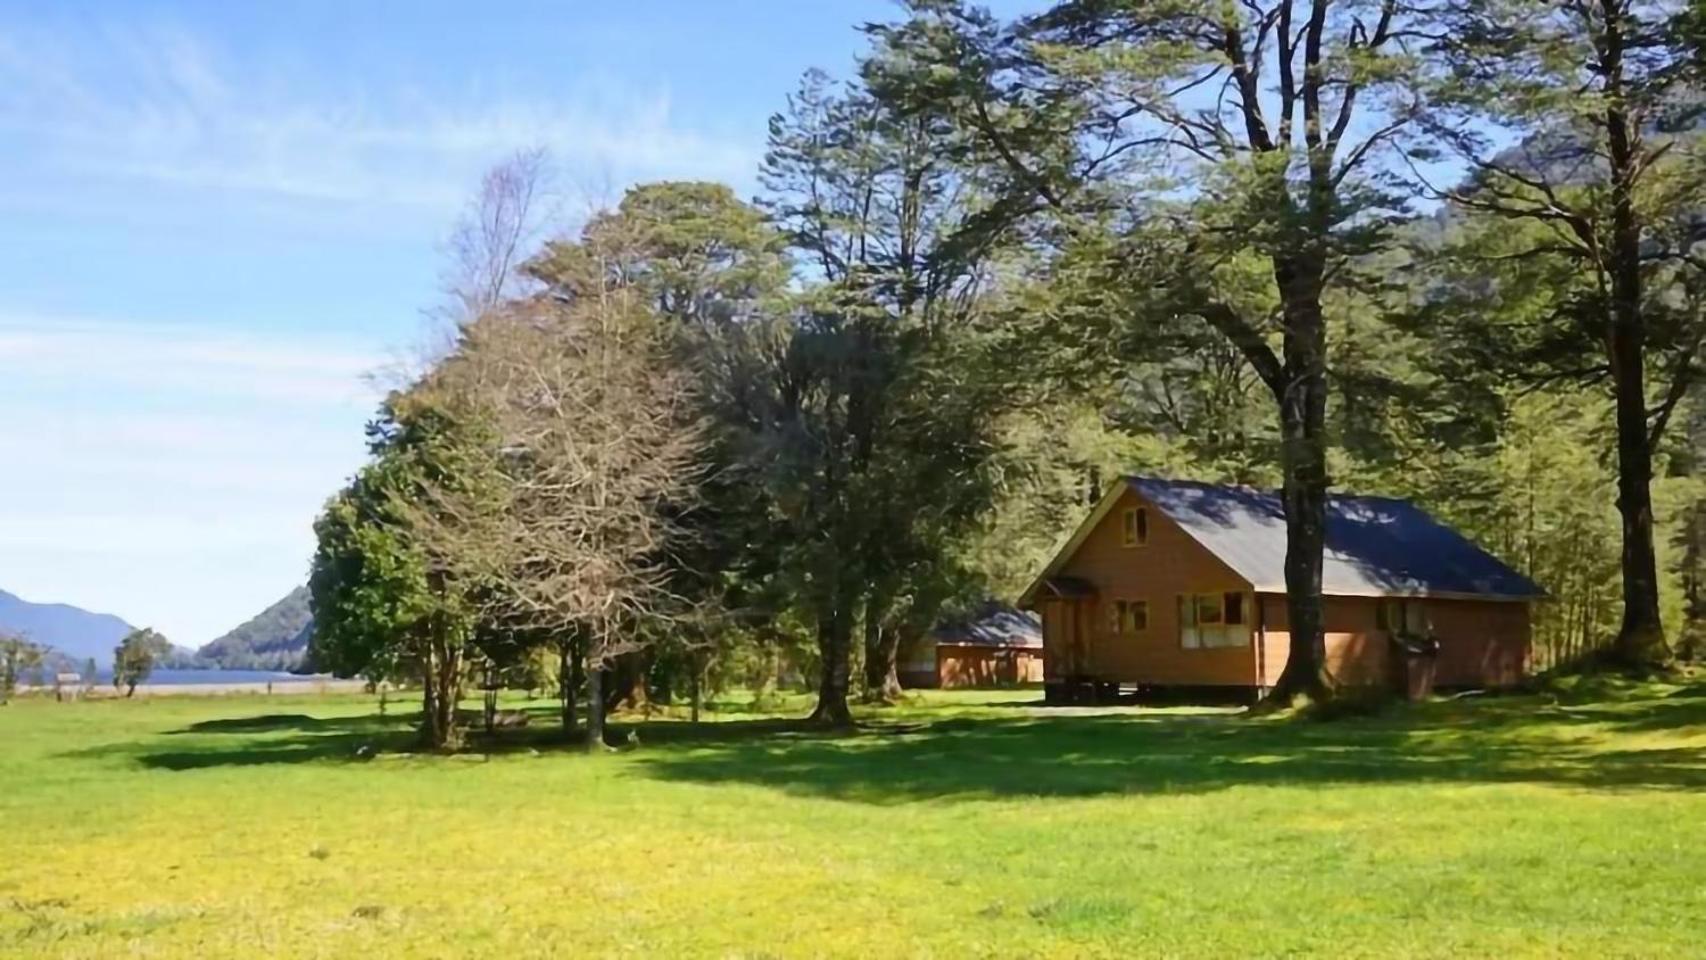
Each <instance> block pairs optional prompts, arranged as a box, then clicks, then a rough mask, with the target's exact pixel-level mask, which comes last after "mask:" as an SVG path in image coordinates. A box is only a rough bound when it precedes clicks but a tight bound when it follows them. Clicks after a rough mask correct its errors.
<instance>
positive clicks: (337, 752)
mask: <svg viewBox="0 0 1706 960" xmlns="http://www.w3.org/2000/svg"><path fill="white" fill-rule="evenodd" d="M1035 699H1036V694H1034V693H984V694H955V695H936V696H932V697H929V698H928V699H927V700H926V701H924V702H921V703H919V704H917V705H914V706H912V707H909V708H905V709H902V710H899V711H891V712H888V713H887V714H885V715H884V716H883V717H882V719H881V723H882V724H884V726H883V727H882V728H880V729H872V730H868V731H866V732H862V733H860V734H857V735H852V736H847V737H838V738H823V737H819V736H815V735H808V734H805V733H801V732H798V731H797V730H794V729H792V728H791V727H790V726H789V725H787V724H785V723H779V722H776V721H771V720H764V719H759V718H754V717H751V716H750V715H742V714H738V713H734V712H732V711H731V712H729V713H723V714H718V715H717V722H712V723H706V724H704V725H702V726H701V727H699V728H697V729H694V728H691V727H689V726H688V725H687V724H685V723H681V722H677V721H669V720H654V721H652V722H650V723H649V724H645V725H641V726H639V727H638V729H639V733H638V738H639V745H638V746H637V748H635V749H631V750H626V751H623V752H621V753H617V754H613V755H610V756H607V757H598V758H587V757H584V756H580V755H577V754H574V753H572V752H568V751H565V750H562V749H559V748H557V747H555V746H553V745H552V744H551V742H550V740H549V739H548V735H549V734H551V732H552V731H550V730H549V729H533V730H528V731H520V732H518V733H517V734H516V735H515V736H512V737H510V738H508V739H507V740H505V741H504V743H505V745H504V748H503V749H501V750H495V751H494V752H493V753H492V754H491V755H489V756H487V755H484V754H478V753H476V754H472V755H467V756H461V757H454V758H440V757H411V756H398V755H395V754H383V755H381V757H380V758H379V759H376V760H372V761H370V762H365V763H364V762H360V761H357V760H355V759H354V753H355V750H356V748H357V747H358V746H360V745H361V744H364V743H376V744H378V745H380V746H381V747H384V748H386V749H390V750H399V749H403V745H404V744H405V743H406V737H407V732H406V729H405V727H404V725H403V724H404V722H405V720H404V719H400V718H398V717H396V716H395V713H394V714H393V717H392V718H391V719H390V720H382V719H380V718H378V717H377V716H376V715H375V713H374V704H373V701H372V700H371V699H370V698H355V697H348V698H336V697H328V698H318V699H310V698H303V699H288V698H279V697H275V698H264V697H243V698H229V699H190V698H184V699H159V700H152V701H146V702H144V701H136V702H96V703H86V704H66V705H60V704H55V703H51V702H42V701H33V702H22V703H17V704H14V705H12V706H9V707H5V708H3V709H0V818H3V819H0V823H3V829H0V955H8V956H28V957H60V956H63V957H112V956H121V955H122V956H139V957H186V958H197V960H204V958H215V957H256V956H263V955H270V956H280V957H345V956H348V957H506V958H507V957H543V956H570V955H578V956H585V955H593V956H609V955H618V956H620V955H635V956H684V955H687V956H712V957H728V956H748V957H759V956H765V957H815V956H848V957H861V958H874V957H891V956H893V957H910V956H936V957H960V956H1059V957H1068V956H1070V957H1078V956H1096V955H1101V956H1203V957H1224V956H1316V955H1319V956H1333V957H1351V956H1438V957H1458V956H1498V957H1504V958H1511V957H1529V956H1534V957H1554V956H1565V955H1569V956H1582V957H1612V956H1629V957H1655V956H1700V955H1701V953H1702V951H1703V950H1706V793H1703V789H1706V683H1703V684H1689V685H1648V686H1643V687H1639V688H1629V687H1624V688H1617V689H1612V688H1608V687H1606V686H1604V685H1599V686H1596V687H1595V688H1594V689H1592V690H1588V689H1581V690H1575V691H1573V692H1572V691H1568V690H1566V691H1564V692H1563V693H1561V694H1554V695H1546V696H1541V697H1534V696H1529V697H1509V698H1498V699H1492V698H1487V699H1479V700H1465V701H1457V702H1441V703H1433V704H1427V705H1424V706H1420V707H1415V708H1395V709H1394V710H1392V711H1390V712H1389V713H1387V714H1385V715H1383V716H1381V717H1378V718H1374V719H1361V720H1344V721H1339V722H1336V723H1331V724H1322V723H1316V722H1312V721H1306V720H1297V719H1285V718H1269V719H1247V718H1244V717H1241V716H1238V715H1236V714H1230V713H1225V712H1212V711H1188V710H1171V711H1162V710H1142V709H1135V708H1124V709H1116V710H1105V711H1070V710H1057V711H1045V710H1041V709H1035V708H1032V707H1030V706H1028V704H1030V703H1032V702H1033V701H1034V700H1035ZM535 748H536V749H535Z"/></svg>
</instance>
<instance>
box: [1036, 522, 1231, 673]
mask: <svg viewBox="0 0 1706 960" xmlns="http://www.w3.org/2000/svg"><path fill="white" fill-rule="evenodd" d="M1140 506H1147V504H1145V503H1144V502H1143V501H1142V500H1141V499H1140V498H1139V497H1138V496H1137V495H1136V494H1135V493H1132V492H1131V491H1129V490H1128V491H1126V493H1125V494H1124V496H1122V497H1121V498H1120V500H1119V502H1118V503H1116V504H1115V506H1114V509H1113V510H1112V511H1110V512H1109V513H1108V515H1107V516H1106V517H1104V518H1103V519H1102V522H1101V523H1100V524H1098V525H1097V527H1096V529H1094V530H1092V531H1091V532H1090V534H1089V536H1088V537H1086V538H1085V540H1084V543H1083V544H1082V545H1081V546H1080V547H1079V549H1078V552H1077V553H1076V554H1074V555H1073V556H1072V558H1071V559H1070V560H1068V561H1067V563H1066V564H1065V566H1063V567H1062V568H1061V569H1060V571H1059V575H1060V576H1069V577H1081V578H1083V579H1085V580H1088V581H1090V582H1091V583H1093V584H1095V585H1096V589H1097V592H1098V595H1097V596H1096V598H1095V599H1094V600H1091V601H1080V603H1081V604H1082V606H1083V609H1084V613H1085V614H1086V616H1085V621H1086V622H1085V629H1087V630H1088V641H1089V643H1088V648H1089V661H1090V663H1089V669H1090V672H1091V674H1092V675H1093V676H1095V677H1096V678H1097V679H1100V680H1107V681H1119V682H1124V683H1162V684H1166V683H1171V684H1187V685H1192V686H1196V685H1202V686H1253V685H1254V684H1255V683H1256V658H1255V649H1254V644H1247V645H1245V646H1243V647H1216V648H1212V649H1206V650H1187V649H1185V648H1183V647H1182V646H1180V644H1179V613H1178V596H1179V595H1180V594H1183V593H1222V592H1226V591H1248V590H1249V589H1250V585H1249V584H1248V583H1247V582H1245V581H1244V580H1242V579H1240V578H1239V577H1238V575H1237V574H1235V573H1233V572H1232V570H1231V568H1229V567H1227V566H1226V564H1224V563H1222V562H1220V560H1219V558H1217V557H1215V556H1214V555H1213V554H1211V553H1209V552H1208V551H1207V550H1206V549H1204V548H1203V546H1202V545H1201V544H1199V543H1197V541H1196V540H1195V539H1193V538H1192V537H1191V535H1190V534H1188V533H1186V532H1185V531H1184V530H1183V529H1182V528H1180V527H1179V526H1178V525H1177V524H1175V523H1174V522H1173V521H1171V520H1169V519H1167V517H1166V516H1165V515H1164V514H1162V513H1161V511H1159V510H1157V509H1155V508H1154V507H1149V540H1148V542H1147V543H1146V544H1144V545H1142V546H1136V547H1128V546H1125V544H1124V543H1123V542H1122V541H1123V535H1122V528H1121V522H1122V521H1121V517H1122V515H1123V513H1124V511H1125V510H1127V509H1129V508H1132V507H1140ZM1118 600H1147V601H1148V603H1149V629H1148V630H1146V631H1145V632H1143V633H1142V634H1139V635H1136V636H1132V635H1122V634H1117V633H1115V632H1113V630H1112V629H1110V624H1109V616H1108V606H1109V605H1110V604H1112V603H1114V602H1115V601H1118ZM1245 607H1246V609H1247V610H1250V609H1252V608H1253V604H1250V603H1248V602H1247V603H1246V605H1245ZM1058 610H1059V605H1057V604H1053V603H1045V604H1043V605H1042V613H1043V617H1044V619H1045V621H1046V620H1047V619H1048V618H1049V617H1050V616H1052V615H1057V611H1058ZM1247 619H1253V618H1250V617H1247ZM1043 635H1044V638H1045V642H1052V639H1051V638H1052V636H1053V634H1052V633H1051V631H1050V630H1049V629H1048V625H1047V624H1046V623H1045V626H1044V630H1043Z"/></svg>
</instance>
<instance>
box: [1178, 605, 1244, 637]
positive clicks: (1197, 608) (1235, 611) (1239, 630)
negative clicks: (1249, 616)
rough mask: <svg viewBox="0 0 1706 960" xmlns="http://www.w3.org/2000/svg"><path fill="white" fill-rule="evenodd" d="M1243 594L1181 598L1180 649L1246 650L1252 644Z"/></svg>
mask: <svg viewBox="0 0 1706 960" xmlns="http://www.w3.org/2000/svg"><path fill="white" fill-rule="evenodd" d="M1245 621H1246V617H1245V616H1244V595H1243V594H1242V593H1236V592H1228V593H1196V594H1185V595H1183V596H1181V597H1179V646H1181V647H1183V648H1185V649H1186V650H1206V649H1210V648H1213V647H1243V646H1248V645H1249V643H1250V627H1249V625H1248V624H1247V623H1246V622H1245Z"/></svg>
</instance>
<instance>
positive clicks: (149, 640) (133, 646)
mask: <svg viewBox="0 0 1706 960" xmlns="http://www.w3.org/2000/svg"><path fill="white" fill-rule="evenodd" d="M171 652H172V644H171V642H170V641H168V640H167V639H166V638H165V637H163V636H161V635H160V634H159V633H156V632H155V631H154V628H152V627H141V628H139V629H136V630H132V631H131V632H130V633H128V634H126V635H125V637H124V639H123V640H120V641H119V645H118V646H117V647H115V648H113V688H114V689H118V688H121V687H122V688H123V689H124V695H125V696H126V697H130V696H134V695H135V694H136V686H137V684H139V683H143V682H144V681H146V680H147V679H148V676H149V674H151V673H153V672H154V666H155V664H156V663H157V662H158V661H159V660H160V659H161V658H163V657H165V656H167V655H168V654H170V653H171Z"/></svg>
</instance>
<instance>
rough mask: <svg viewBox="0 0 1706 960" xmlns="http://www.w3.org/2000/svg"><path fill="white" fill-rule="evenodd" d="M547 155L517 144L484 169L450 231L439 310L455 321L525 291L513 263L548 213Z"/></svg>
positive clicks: (528, 251) (528, 248) (528, 250)
mask: <svg viewBox="0 0 1706 960" xmlns="http://www.w3.org/2000/svg"><path fill="white" fill-rule="evenodd" d="M550 188H551V158H550V155H549V154H548V153H547V152H546V151H545V149H544V148H543V147H531V148H528V149H525V150H519V151H517V152H516V153H515V154H513V155H512V156H510V157H509V158H508V159H507V160H504V161H503V162H502V163H499V164H498V165H496V166H494V167H492V168H491V169H490V170H488V171H486V174H485V176H484V177H482V178H481V179H480V189H479V192H477V193H476V194H475V195H474V198H473V199H472V200H471V201H469V204H468V208H467V209H466V210H465V211H464V212H463V214H462V217H461V219H459V220H458V221H457V223H456V226H455V228H454V229H453V230H452V231H451V234H450V240H449V242H448V248H449V249H448V253H449V255H450V266H449V268H448V270H447V273H446V276H445V279H444V287H445V294H446V296H447V297H448V299H449V303H448V305H447V306H446V308H445V310H444V315H445V316H447V317H448V318H449V319H451V320H452V321H454V322H455V323H456V324H457V325H461V324H463V323H467V322H469V321H471V320H473V319H475V318H477V317H479V316H481V315H482V314H484V313H485V312H486V311H488V310H491V309H493V308H495V307H497V306H498V305H499V304H502V303H504V302H506V301H509V300H513V299H516V298H518V297H519V296H521V295H523V294H525V293H526V292H527V287H526V285H527V283H528V282H529V281H528V280H527V278H526V277H525V276H524V275H523V274H521V273H520V271H519V270H518V269H517V268H518V267H520V266H521V265H522V263H523V262H524V261H525V260H526V259H527V258H528V257H529V256H531V255H532V252H533V249H534V247H535V246H536V245H537V244H538V242H539V241H540V240H541V239H542V236H541V234H542V231H543V229H544V225H545V223H546V221H547V219H548V214H549V210H548V199H549V196H550Z"/></svg>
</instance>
